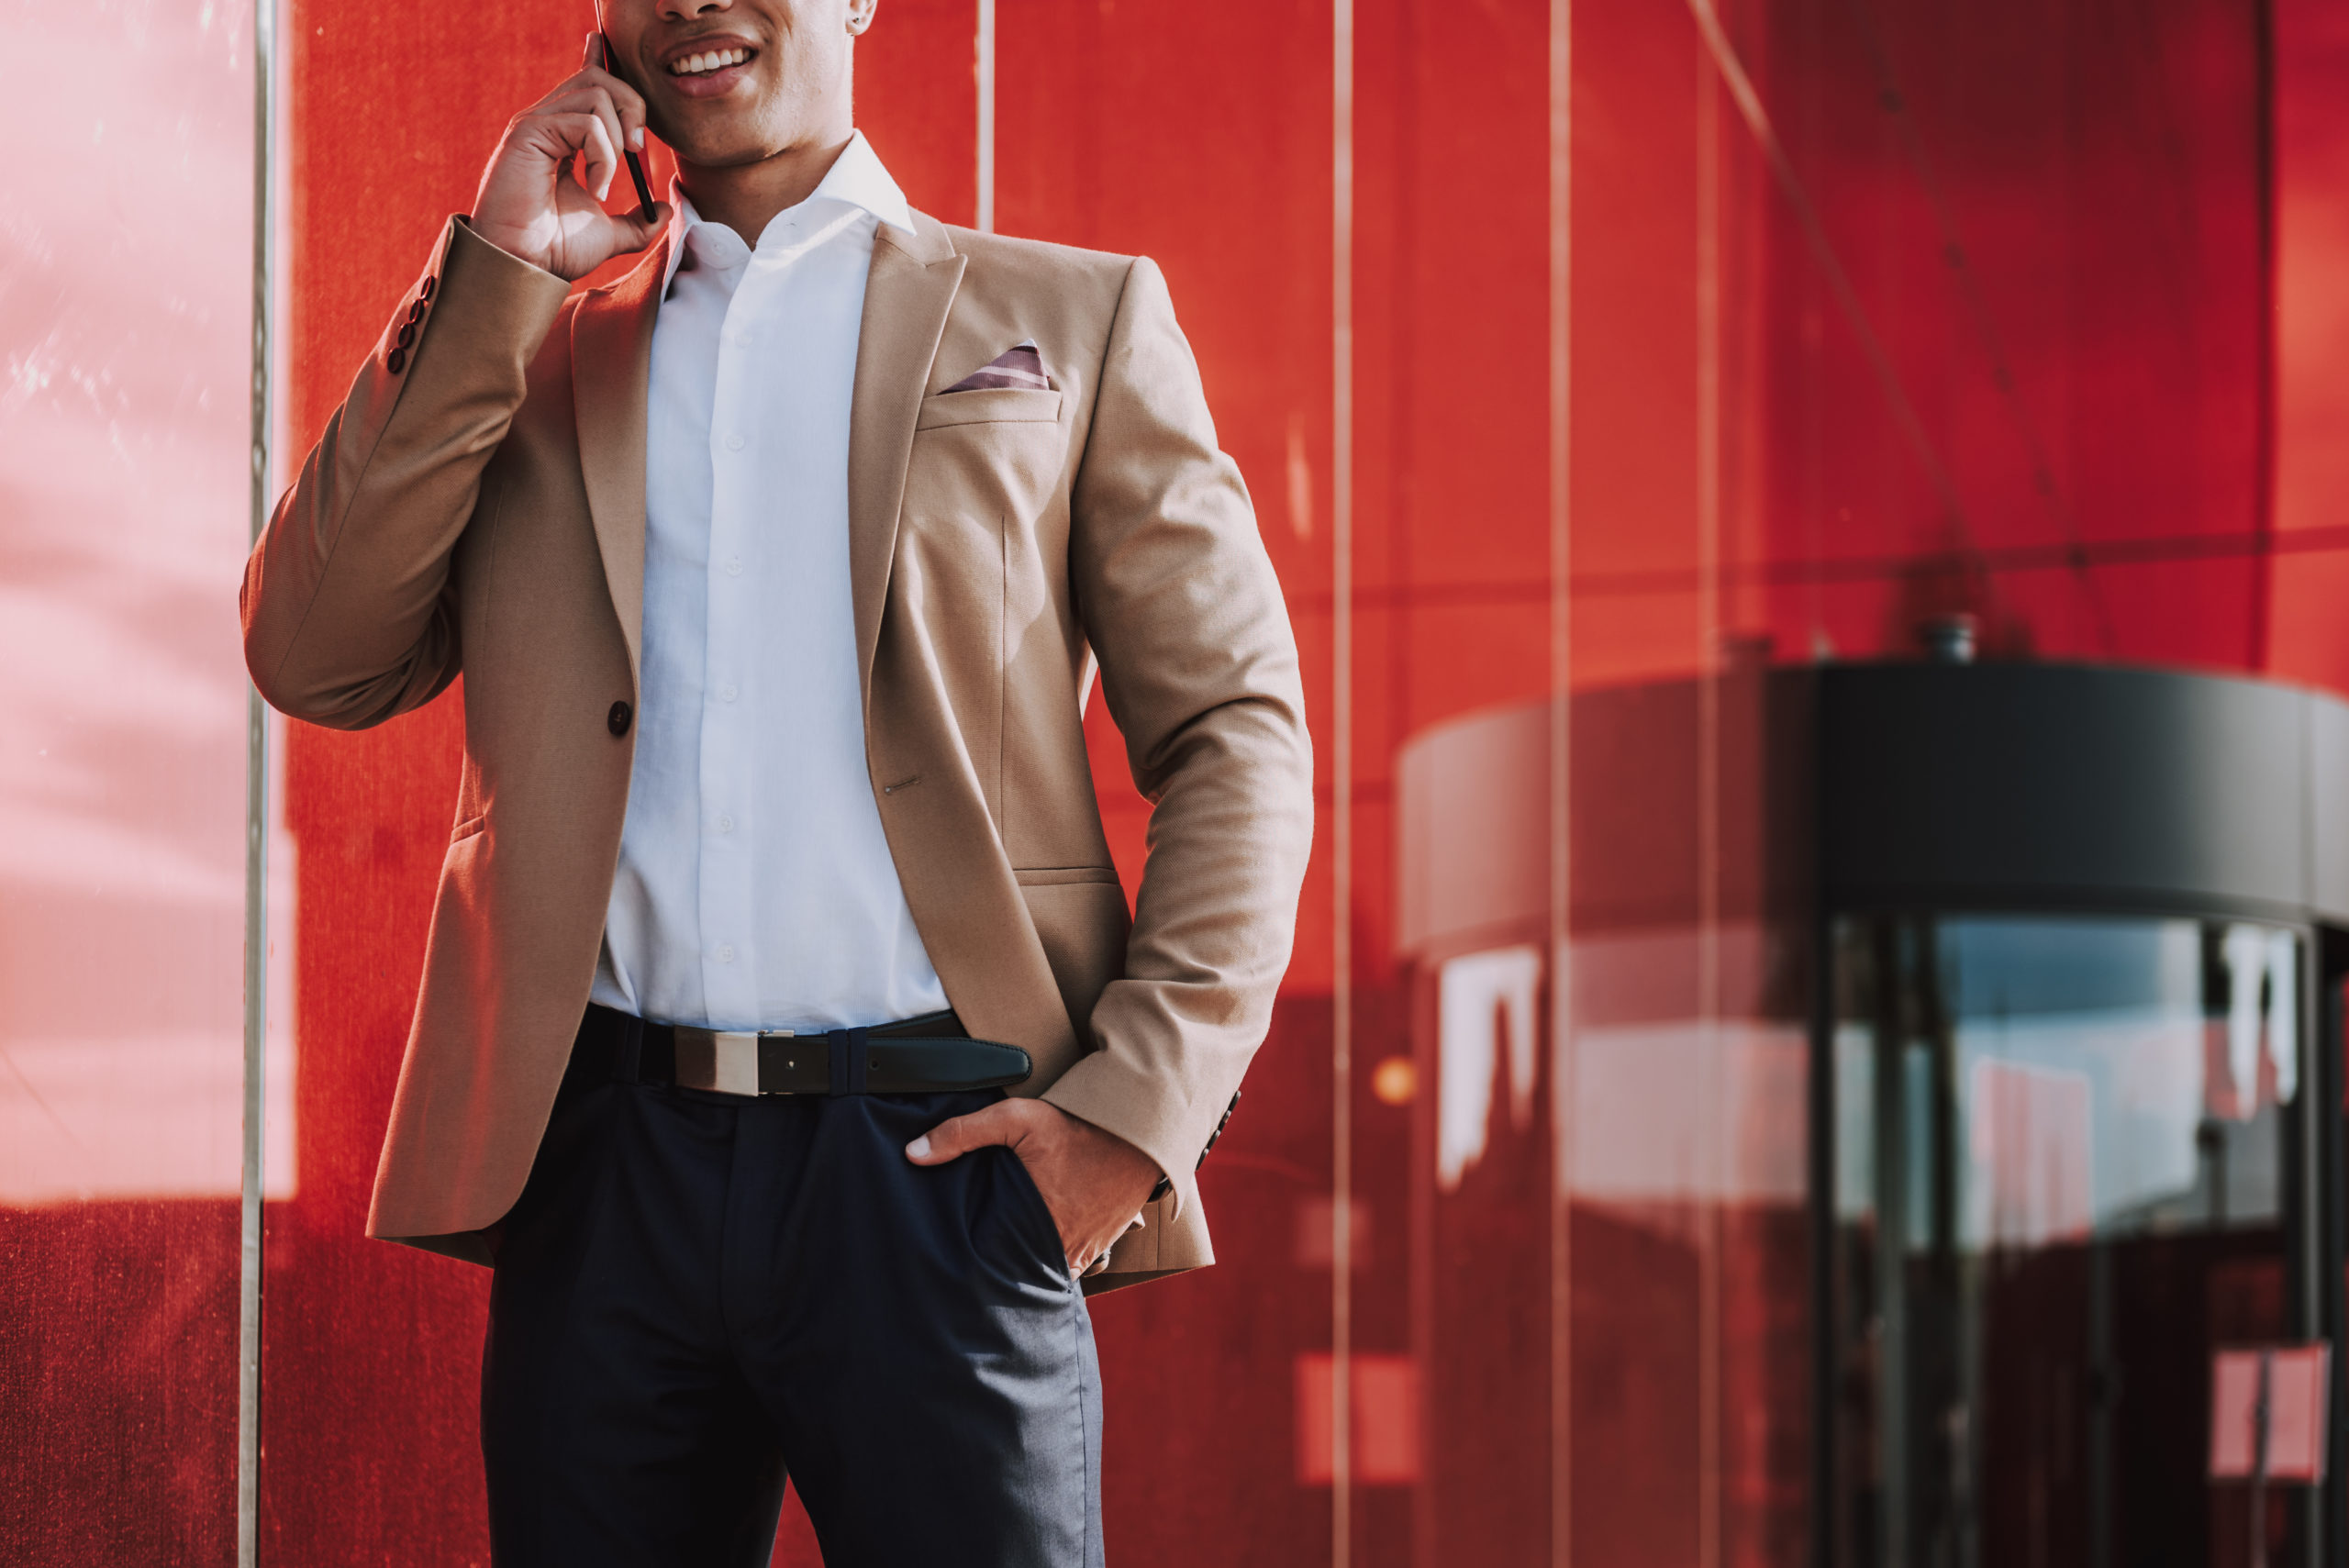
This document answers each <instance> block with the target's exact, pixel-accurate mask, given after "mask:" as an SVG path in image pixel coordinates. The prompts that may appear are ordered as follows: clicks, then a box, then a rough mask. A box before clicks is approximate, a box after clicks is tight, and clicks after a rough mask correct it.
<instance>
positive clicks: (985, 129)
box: [973, 0, 995, 234]
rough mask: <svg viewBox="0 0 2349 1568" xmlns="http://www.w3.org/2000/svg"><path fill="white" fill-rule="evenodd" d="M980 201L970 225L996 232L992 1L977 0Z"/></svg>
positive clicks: (993, 13)
mask: <svg viewBox="0 0 2349 1568" xmlns="http://www.w3.org/2000/svg"><path fill="white" fill-rule="evenodd" d="M974 71H975V72H976V74H977V76H978V81H979V125H978V148H979V200H978V219H977V221H976V222H975V223H974V225H973V227H974V228H977V229H978V231H979V232H980V233H982V234H993V233H994V232H995V0H979V29H978V61H977V64H976V66H975V67H974Z"/></svg>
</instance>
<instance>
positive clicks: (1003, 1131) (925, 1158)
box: [906, 1106, 1015, 1165]
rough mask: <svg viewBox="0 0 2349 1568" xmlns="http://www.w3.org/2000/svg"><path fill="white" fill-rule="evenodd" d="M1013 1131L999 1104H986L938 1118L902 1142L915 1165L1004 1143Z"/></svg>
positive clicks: (907, 1155)
mask: <svg viewBox="0 0 2349 1568" xmlns="http://www.w3.org/2000/svg"><path fill="white" fill-rule="evenodd" d="M1014 1131H1015V1129H1014V1128H1013V1127H1012V1123H1011V1118H1009V1117H1008V1116H1005V1115H1004V1114H1003V1107H1002V1106H987V1108H986V1109H985V1110H983V1111H973V1112H972V1113H971V1114H970V1115H968V1116H958V1117H956V1118H953V1119H952V1120H951V1121H942V1122H940V1123H939V1124H938V1125H937V1126H936V1127H933V1128H931V1129H930V1130H929V1131H928V1132H926V1133H924V1134H922V1135H921V1136H920V1137H919V1138H917V1139H915V1140H913V1141H912V1142H911V1143H908V1144H907V1145H906V1158H907V1159H908V1160H911V1161H912V1162H914V1163H915V1164H917V1165H943V1164H944V1163H946V1162H948V1161H949V1160H954V1159H959V1158H961V1157H962V1156H963V1155H965V1154H968V1153H969V1152H970V1151H972V1150H974V1149H984V1148H985V1147H986V1146H987V1145H988V1144H990V1143H1008V1142H1010V1141H1011V1140H1012V1137H1013V1135H1014Z"/></svg>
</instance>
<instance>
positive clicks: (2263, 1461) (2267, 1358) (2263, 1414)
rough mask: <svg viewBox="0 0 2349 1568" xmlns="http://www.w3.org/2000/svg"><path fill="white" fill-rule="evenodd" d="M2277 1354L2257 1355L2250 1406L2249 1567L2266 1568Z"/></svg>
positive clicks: (2263, 1353) (2265, 1351)
mask: <svg viewBox="0 0 2349 1568" xmlns="http://www.w3.org/2000/svg"><path fill="white" fill-rule="evenodd" d="M2275 1375H2276V1352H2275V1351H2269V1350H2263V1351H2260V1352H2259V1393H2258V1395H2257V1396H2255V1397H2254V1399H2253V1401H2252V1406H2251V1557H2250V1562H2251V1568H2267V1426H2268V1420H2269V1418H2270V1417H2271V1416H2272V1415H2273V1413H2274V1409H2275V1407H2274V1404H2273V1395H2274V1379H2275Z"/></svg>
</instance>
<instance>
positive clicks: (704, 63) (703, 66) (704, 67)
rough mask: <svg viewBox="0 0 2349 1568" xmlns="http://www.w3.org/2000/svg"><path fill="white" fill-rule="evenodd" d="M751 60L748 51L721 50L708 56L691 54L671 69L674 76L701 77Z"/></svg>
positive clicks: (670, 72) (670, 71)
mask: <svg viewBox="0 0 2349 1568" xmlns="http://www.w3.org/2000/svg"><path fill="white" fill-rule="evenodd" d="M750 58H751V51H750V50H747V49H740V48H737V49H721V50H713V51H712V52H710V53H707V54H689V55H687V56H685V59H683V60H681V61H677V62H676V63H675V64H674V65H672V66H670V67H669V74H671V75H672V76H699V75H701V74H702V73H704V72H710V71H718V70H722V69H724V68H725V67H727V66H729V65H740V64H743V63H744V62H745V61H748V60H749V59H750Z"/></svg>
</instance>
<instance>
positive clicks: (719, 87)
mask: <svg viewBox="0 0 2349 1568" xmlns="http://www.w3.org/2000/svg"><path fill="white" fill-rule="evenodd" d="M757 59H758V57H757V56H756V55H752V56H751V59H750V60H747V61H743V62H742V63H741V64H740V65H729V66H728V67H726V68H725V69H724V70H723V71H708V72H703V73H702V74H700V75H698V76H672V77H670V78H669V85H671V86H672V87H674V88H675V89H676V90H677V92H678V94H679V95H680V96H683V97H687V98H715V97H717V96H718V95H720V94H723V93H725V92H727V91H729V89H731V88H732V87H733V85H734V83H737V82H740V81H741V80H742V79H743V78H744V77H745V76H748V75H749V74H750V73H751V64H752V63H753V62H754V61H756V60H757Z"/></svg>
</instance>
